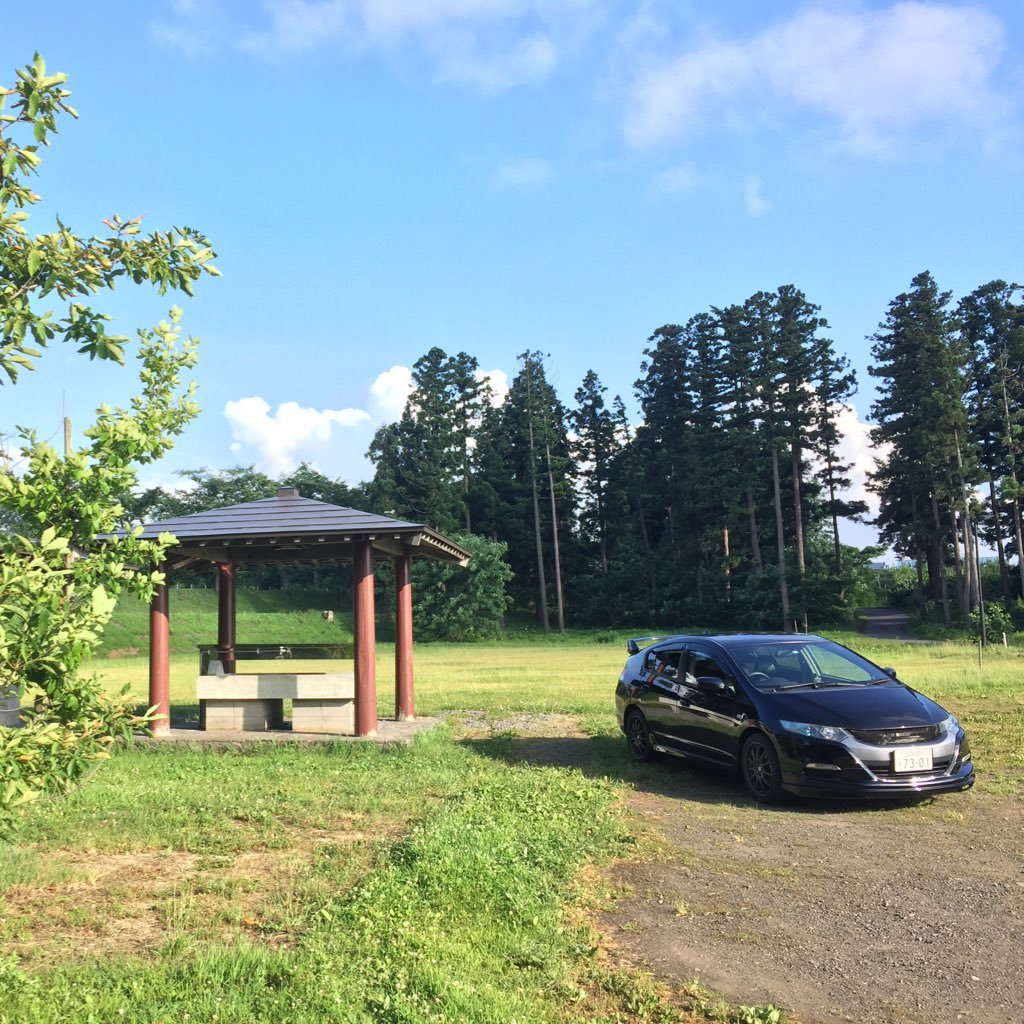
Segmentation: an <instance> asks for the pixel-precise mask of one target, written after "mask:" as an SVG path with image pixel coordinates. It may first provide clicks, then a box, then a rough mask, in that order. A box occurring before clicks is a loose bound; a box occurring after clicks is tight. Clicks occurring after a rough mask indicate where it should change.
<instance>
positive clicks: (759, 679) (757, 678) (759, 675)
mask: <svg viewBox="0 0 1024 1024" xmlns="http://www.w3.org/2000/svg"><path fill="white" fill-rule="evenodd" d="M747 678H748V679H749V680H750V681H751V682H752V683H767V682H768V676H767V675H765V673H764V672H748V673H747Z"/></svg>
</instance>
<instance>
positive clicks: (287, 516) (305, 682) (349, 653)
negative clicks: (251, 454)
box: [142, 487, 469, 738]
mask: <svg viewBox="0 0 1024 1024" xmlns="http://www.w3.org/2000/svg"><path fill="white" fill-rule="evenodd" d="M162 533H171V534H173V535H174V536H175V538H176V539H177V542H176V543H175V544H174V545H173V546H172V547H171V548H169V549H168V551H167V554H166V562H165V563H164V565H163V566H162V567H161V568H162V569H163V570H164V573H165V580H164V583H163V584H162V585H161V586H159V587H158V588H157V590H156V593H155V594H154V596H153V601H152V604H151V606H150V615H149V703H150V706H152V707H155V708H156V709H157V715H158V717H157V719H156V721H155V722H154V723H153V732H154V734H161V733H167V732H169V730H170V618H169V607H168V605H169V600H168V590H169V587H168V582H167V574H168V572H169V571H173V570H176V569H184V568H189V567H194V566H197V565H204V564H207V565H215V566H216V567H217V574H218V587H217V589H218V600H217V643H216V645H206V646H205V647H203V648H201V664H200V672H199V676H198V679H197V682H196V695H197V697H198V698H199V701H200V727H201V728H203V729H205V730H208V731H214V730H232V731H234V730H240V731H266V730H270V729H275V728H281V727H282V725H283V702H284V701H285V700H290V701H291V702H292V714H293V723H292V728H293V730H295V731H300V730H301V731H303V732H309V733H329V734H341V735H344V734H348V735H353V734H354V735H356V736H362V737H367V738H370V737H373V736H375V735H376V734H377V725H378V723H377V683H376V650H375V648H376V629H375V619H374V616H375V611H374V594H373V582H374V577H373V568H374V563H375V562H376V561H379V560H384V559H388V560H390V561H391V562H392V563H393V565H394V573H395V720H396V721H398V722H404V721H411V720H412V719H413V718H414V717H415V702H414V696H413V660H412V643H413V623H412V560H413V559H414V558H430V559H436V560H440V561H445V562H452V563H455V564H457V565H463V566H464V565H467V564H468V562H469V553H468V552H467V551H466V550H465V549H463V548H461V547H459V545H458V544H455V543H454V542H453V541H450V540H448V539H447V538H445V537H442V536H441V534H439V533H437V532H436V531H435V530H432V529H430V528H429V527H427V526H423V525H420V524H417V523H406V522H401V521H400V520H396V519H391V518H390V517H388V516H381V515H376V514H374V513H371V512H360V511H358V510H357V509H352V508H344V507H342V506H340V505H330V504H327V503H326V502H322V501H314V500H313V499H311V498H303V497H302V496H301V495H300V494H299V492H298V491H297V490H296V489H295V488H292V487H282V488H280V489H279V490H278V492H277V495H276V497H273V498H265V499H263V500H262V501H250V502H245V503H243V504H240V505H231V506H228V507H227V508H219V509H212V510H210V511H208V512H197V513H195V514H194V515H189V516H180V517H178V518H176V519H168V520H165V521H163V522H159V523H147V524H146V525H145V526H144V527H143V532H142V537H143V538H144V539H147V540H155V539H156V538H157V537H158V536H159V535H160V534H162ZM314 561H315V562H325V561H335V562H351V563H352V579H353V613H354V615H353V617H354V630H353V632H354V642H353V644H352V645H350V646H347V645H323V644H320V645H296V644H289V643H287V642H280V641H281V638H277V637H275V638H273V642H268V643H264V644H246V645H240V644H238V643H236V641H235V569H236V567H237V566H245V565H250V564H266V563H274V562H314ZM321 657H330V658H334V659H336V658H339V657H341V658H351V659H352V662H353V671H352V672H334V671H332V672H310V671H307V670H306V668H307V666H305V665H304V666H303V668H302V671H298V672H290V671H287V668H288V666H287V660H289V659H292V658H297V659H301V660H302V661H308V659H310V658H321ZM246 660H252V661H253V663H254V665H253V671H238V662H239V661H246ZM267 661H272V662H274V664H273V665H272V666H271V668H270V669H269V670H268V669H267V668H262V667H259V668H258V667H256V666H257V665H259V664H266V662H267Z"/></svg>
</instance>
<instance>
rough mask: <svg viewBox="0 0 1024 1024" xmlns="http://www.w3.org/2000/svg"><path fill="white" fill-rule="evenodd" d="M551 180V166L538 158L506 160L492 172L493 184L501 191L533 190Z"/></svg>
mask: <svg viewBox="0 0 1024 1024" xmlns="http://www.w3.org/2000/svg"><path fill="white" fill-rule="evenodd" d="M550 179H551V165H550V164H549V163H548V162H547V161H546V160H541V159H539V158H538V157H521V158H520V159H518V160H506V161H504V162H503V163H502V164H500V165H499V166H498V169H497V170H496V171H495V172H494V178H493V181H494V184H495V186H496V187H497V188H502V189H525V190H534V189H539V188H541V187H542V186H544V185H546V184H547V182H548V181H549V180H550Z"/></svg>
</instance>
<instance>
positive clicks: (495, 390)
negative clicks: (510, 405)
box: [474, 370, 508, 408]
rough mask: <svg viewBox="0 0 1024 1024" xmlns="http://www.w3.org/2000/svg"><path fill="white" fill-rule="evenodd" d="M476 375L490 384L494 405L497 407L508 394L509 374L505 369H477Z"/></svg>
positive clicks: (478, 378)
mask: <svg viewBox="0 0 1024 1024" xmlns="http://www.w3.org/2000/svg"><path fill="white" fill-rule="evenodd" d="M474 376H475V377H476V379H477V380H479V381H487V383H488V384H490V386H491V405H492V406H494V407H495V408H497V407H498V406H499V405H501V403H502V402H504V401H505V396H506V395H507V394H508V374H507V373H506V372H505V371H504V370H477V371H476V373H475V375H474Z"/></svg>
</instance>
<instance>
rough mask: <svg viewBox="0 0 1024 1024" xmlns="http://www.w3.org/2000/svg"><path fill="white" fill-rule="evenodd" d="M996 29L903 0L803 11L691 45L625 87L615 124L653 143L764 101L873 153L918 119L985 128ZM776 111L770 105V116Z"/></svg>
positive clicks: (739, 114)
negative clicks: (623, 107) (803, 114)
mask: <svg viewBox="0 0 1024 1024" xmlns="http://www.w3.org/2000/svg"><path fill="white" fill-rule="evenodd" d="M1004 35H1005V32H1004V28H1003V25H1002V23H1001V22H1000V21H999V19H997V18H996V17H995V16H994V15H992V14H990V13H988V12H986V11H984V10H982V9H980V8H977V7H957V6H952V5H949V4H944V3H932V2H920V0H905V2H900V3H896V4H893V5H891V6H889V7H886V8H882V9H878V10H863V9H857V8H848V9H837V8H835V7H832V6H810V7H806V8H804V9H803V10H802V11H800V12H799V13H797V14H796V15H795V16H794V17H793V18H792V19H790V20H789V21H787V22H783V23H781V24H777V25H775V26H774V27H772V28H769V29H767V30H765V31H763V32H761V33H759V34H757V35H753V36H749V37H747V38H745V39H739V40H732V41H718V40H714V41H710V42H706V43H704V44H703V45H700V46H697V47H695V48H691V49H689V50H687V51H686V52H684V53H682V54H680V55H679V56H677V57H675V58H674V59H672V60H669V61H667V62H663V63H662V65H661V66H660V67H656V68H654V69H653V70H649V71H645V72H644V73H642V74H641V75H639V76H638V77H637V78H636V79H635V80H634V82H633V84H632V86H631V89H630V97H629V104H628V110H627V114H626V118H625V122H624V125H623V128H624V132H625V134H626V137H627V139H628V140H629V142H630V143H631V144H632V145H634V146H636V147H646V146H653V145H656V144H659V143H663V142H666V141H669V140H672V139H675V138H678V137H680V136H683V135H685V134H686V133H688V132H691V131H693V130H695V129H697V128H699V127H701V126H702V125H704V124H706V123H712V122H720V121H721V120H723V119H727V118H730V117H733V118H735V119H736V120H739V121H740V122H741V123H743V124H745V125H749V124H751V123H753V122H754V121H756V120H757V118H758V117H759V116H760V115H761V114H762V113H763V112H764V111H765V109H766V106H765V105H766V104H769V103H775V104H779V103H781V104H783V105H784V106H789V107H791V108H793V109H797V110H803V111H809V112H811V113H813V114H815V115H818V116H819V117H821V118H823V119H824V120H825V121H826V122H827V123H830V124H832V125H834V127H835V129H836V130H837V131H838V136H839V139H840V141H841V143H842V144H843V145H844V146H845V147H847V148H849V149H850V150H852V151H854V152H857V153H860V154H879V153H883V152H885V151H887V150H888V149H889V148H890V147H891V146H892V145H893V144H894V142H896V141H899V140H900V139H901V138H903V137H905V136H906V135H907V134H908V133H910V132H911V131H912V130H913V129H915V128H916V127H918V126H919V125H921V124H923V123H926V122H949V123H953V122H962V123H977V122H979V121H981V122H984V121H988V122H989V123H990V124H993V123H994V121H995V118H996V117H997V116H998V108H999V106H1000V104H999V102H998V99H997V97H996V95H995V92H994V89H993V87H992V85H991V78H992V75H993V73H994V71H995V68H996V65H997V63H998V61H999V58H1000V56H1001V54H1002V51H1003V48H1004ZM774 109H775V112H776V113H777V112H778V109H779V108H778V106H776V107H775V108H774Z"/></svg>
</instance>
